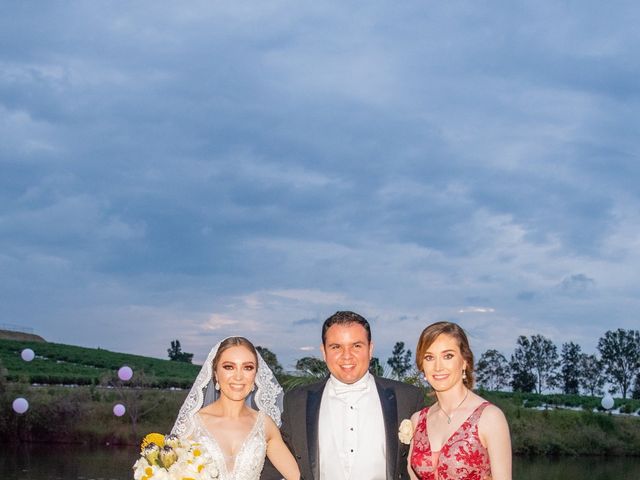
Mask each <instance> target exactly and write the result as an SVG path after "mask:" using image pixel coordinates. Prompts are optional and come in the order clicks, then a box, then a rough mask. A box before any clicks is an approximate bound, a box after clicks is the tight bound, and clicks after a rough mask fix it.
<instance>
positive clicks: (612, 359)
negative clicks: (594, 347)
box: [598, 328, 640, 398]
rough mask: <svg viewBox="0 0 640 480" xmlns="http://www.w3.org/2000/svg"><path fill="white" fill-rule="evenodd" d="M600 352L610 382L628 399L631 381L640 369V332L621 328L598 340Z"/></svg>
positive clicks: (610, 331) (606, 333)
mask: <svg viewBox="0 0 640 480" xmlns="http://www.w3.org/2000/svg"><path fill="white" fill-rule="evenodd" d="M598 350H599V351H600V358H601V359H602V363H603V365H604V369H605V372H606V374H607V380H609V381H610V382H611V383H612V384H613V385H614V387H615V389H616V391H620V392H621V393H622V398H627V392H628V391H629V387H630V386H631V381H632V380H633V377H634V376H635V375H636V373H637V371H638V369H640V332H639V331H638V330H625V329H623V328H619V329H618V330H616V331H615V332H614V331H612V330H609V331H607V332H605V334H604V336H603V337H601V338H600V340H598Z"/></svg>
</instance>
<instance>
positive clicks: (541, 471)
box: [0, 444, 640, 480]
mask: <svg viewBox="0 0 640 480" xmlns="http://www.w3.org/2000/svg"><path fill="white" fill-rule="evenodd" d="M137 457H138V454H137V448H136V447H128V448H119V447H101V448H91V447H86V446H82V445H53V446H48V445H46V444H23V445H20V446H18V447H9V446H7V445H0V478H2V479H3V480H130V479H131V478H132V474H131V465H132V464H133V462H134V461H135V460H136V459H137ZM513 478H514V480H534V479H535V480H541V479H544V480H574V479H575V480H582V479H588V480H640V457H633V458H629V457H626V458H605V457H579V458H560V459H552V458H533V459H532V458H522V457H516V458H515V460H514V469H513Z"/></svg>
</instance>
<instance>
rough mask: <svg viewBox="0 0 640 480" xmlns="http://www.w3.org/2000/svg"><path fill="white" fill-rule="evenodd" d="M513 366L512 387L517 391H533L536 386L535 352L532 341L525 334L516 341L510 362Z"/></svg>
mask: <svg viewBox="0 0 640 480" xmlns="http://www.w3.org/2000/svg"><path fill="white" fill-rule="evenodd" d="M509 366H510V367H511V388H513V390H514V391H516V392H525V393H529V392H533V391H534V390H535V388H536V377H535V375H534V374H533V373H532V372H531V371H532V369H533V352H532V351H531V342H530V341H529V339H528V338H527V337H525V336H524V335H520V336H519V337H518V340H517V341H516V348H515V350H514V351H513V354H512V355H511V361H510V362H509Z"/></svg>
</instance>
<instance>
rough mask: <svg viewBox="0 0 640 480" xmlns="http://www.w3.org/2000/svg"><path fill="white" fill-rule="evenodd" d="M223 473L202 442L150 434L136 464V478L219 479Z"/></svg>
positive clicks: (137, 479)
mask: <svg viewBox="0 0 640 480" xmlns="http://www.w3.org/2000/svg"><path fill="white" fill-rule="evenodd" d="M219 476H220V472H219V470H218V468H217V467H216V465H215V463H214V461H213V459H212V458H211V456H209V454H208V453H207V452H206V451H205V450H204V449H203V448H202V446H201V445H200V444H199V443H195V442H191V441H189V440H183V439H180V438H178V437H177V436H175V435H167V436H164V435H161V434H159V433H150V434H149V435H147V436H146V437H144V440H143V441H142V444H141V445H140V458H139V459H138V460H137V461H136V463H134V464H133V478H134V480H216V479H217V478H219Z"/></svg>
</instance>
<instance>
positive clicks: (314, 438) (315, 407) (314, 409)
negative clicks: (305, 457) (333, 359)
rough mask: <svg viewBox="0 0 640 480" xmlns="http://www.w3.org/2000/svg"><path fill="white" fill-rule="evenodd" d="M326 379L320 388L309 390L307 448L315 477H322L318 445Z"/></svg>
mask: <svg viewBox="0 0 640 480" xmlns="http://www.w3.org/2000/svg"><path fill="white" fill-rule="evenodd" d="M325 385H326V381H325V382H323V383H322V384H320V385H319V388H318V389H314V390H309V391H308V392H307V414H306V420H307V448H308V451H309V465H310V467H311V472H312V473H313V478H314V479H319V478H320V463H319V462H320V458H319V456H320V450H319V447H318V423H319V420H320V402H321V401H322V392H323V391H324V387H325Z"/></svg>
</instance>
